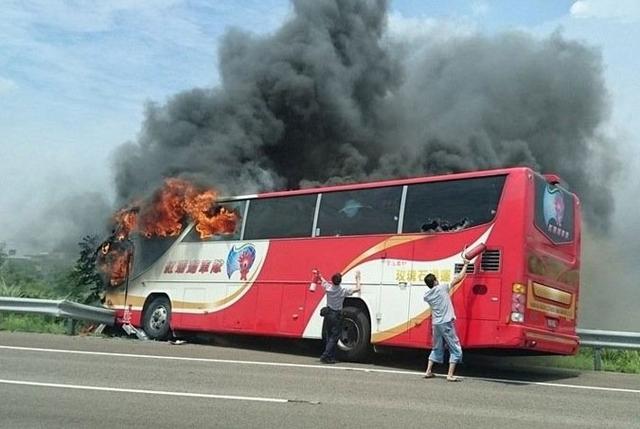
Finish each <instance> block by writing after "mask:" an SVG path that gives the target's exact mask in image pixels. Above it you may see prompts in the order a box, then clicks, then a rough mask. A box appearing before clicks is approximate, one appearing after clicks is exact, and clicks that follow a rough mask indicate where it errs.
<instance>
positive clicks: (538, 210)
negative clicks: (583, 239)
mask: <svg viewBox="0 0 640 429" xmlns="http://www.w3.org/2000/svg"><path fill="white" fill-rule="evenodd" d="M534 210H535V216H534V218H535V224H536V226H537V227H538V229H539V230H540V231H542V233H543V234H544V235H546V236H547V237H548V238H549V239H550V240H551V241H553V242H554V243H567V242H570V241H573V195H572V194H571V193H569V192H567V191H565V190H564V189H562V188H561V187H559V186H556V185H551V184H549V183H547V181H546V180H544V178H543V177H540V176H538V175H536V202H535V209H534Z"/></svg>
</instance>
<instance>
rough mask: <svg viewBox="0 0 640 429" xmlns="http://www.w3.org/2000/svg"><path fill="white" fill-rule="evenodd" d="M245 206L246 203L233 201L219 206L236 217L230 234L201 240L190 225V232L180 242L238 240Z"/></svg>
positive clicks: (194, 227) (193, 226)
mask: <svg viewBox="0 0 640 429" xmlns="http://www.w3.org/2000/svg"><path fill="white" fill-rule="evenodd" d="M246 204H247V202H246V201H234V202H230V203H223V204H220V205H219V207H222V208H224V209H226V210H227V211H230V212H234V213H235V214H236V216H237V222H236V228H235V230H234V231H233V233H232V234H215V235H212V236H210V237H206V238H202V237H201V236H200V233H199V232H198V231H197V230H196V226H195V225H192V226H191V230H190V231H189V232H188V233H187V234H186V235H185V236H184V238H183V239H182V241H183V242H187V243H193V242H199V241H226V240H240V233H241V232H242V216H244V208H245V205H246Z"/></svg>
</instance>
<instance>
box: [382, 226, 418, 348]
mask: <svg viewBox="0 0 640 429" xmlns="http://www.w3.org/2000/svg"><path fill="white" fill-rule="evenodd" d="M413 249H414V245H413V242H408V243H407V242H406V239H404V238H402V237H398V238H391V239H390V240H388V241H387V243H386V246H385V251H384V252H383V255H382V258H381V261H380V262H381V278H380V294H379V301H378V309H377V312H376V317H374V318H372V319H373V320H372V321H371V322H372V338H373V341H374V342H379V341H385V340H391V341H393V342H406V341H407V339H408V337H409V333H408V329H409V305H410V299H411V284H412V278H413Z"/></svg>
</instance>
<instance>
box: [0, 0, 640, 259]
mask: <svg viewBox="0 0 640 429" xmlns="http://www.w3.org/2000/svg"><path fill="white" fill-rule="evenodd" d="M1 3H2V7H1V8H0V17H1V18H2V19H0V149H1V150H0V172H1V173H0V180H1V182H0V183H1V184H2V191H1V192H0V224H1V225H3V229H4V232H3V233H1V234H0V242H3V241H6V242H7V243H8V244H9V246H23V249H19V251H20V250H22V251H34V250H38V249H34V248H33V245H31V246H29V245H28V244H25V241H24V240H23V239H25V235H26V234H28V232H25V231H26V230H25V226H27V225H29V224H31V223H34V222H42V216H41V214H42V212H45V211H47V210H52V209H53V210H60V209H61V206H65V205H66V204H68V201H69V198H72V197H71V196H72V195H83V198H90V199H99V200H104V206H105V207H108V205H109V204H110V203H111V202H112V201H113V199H114V196H115V191H114V188H115V186H114V183H113V180H114V177H113V174H114V173H113V158H114V152H115V150H116V148H118V147H119V146H121V145H122V144H123V143H125V142H127V141H135V140H137V138H138V136H139V133H140V131H141V124H142V121H143V119H144V113H145V106H146V105H147V104H148V103H159V104H163V103H164V102H166V101H167V99H168V98H169V97H171V96H172V95H174V94H176V93H178V92H180V91H183V90H189V89H192V88H196V87H201V88H202V87H204V88H211V87H215V86H217V85H218V84H219V83H220V75H219V71H218V59H217V54H218V52H217V47H218V44H219V40H220V37H221V36H223V35H224V34H225V32H226V30H227V29H228V28H230V27H237V28H240V29H242V30H245V31H249V32H253V33H256V34H259V35H262V34H268V33H270V32H273V31H275V29H277V28H278V27H279V26H280V25H281V24H282V22H283V21H285V20H286V19H287V17H288V16H289V15H290V14H291V13H292V6H291V5H290V4H289V2H288V1H286V0H243V1H242V2H239V1H237V0H210V1H204V0H202V1H195V0H113V1H104V2H95V1H88V0H73V1H71V0H53V1H52V0H31V1H20V0H15V1H14V0H2V2H1ZM388 28H389V32H390V34H396V35H401V36H402V37H404V38H411V37H412V35H416V36H417V35H420V34H422V33H424V32H425V31H429V32H430V34H437V33H438V30H439V29H441V30H442V35H443V36H442V37H447V35H449V34H455V33H458V34H463V35H464V34H475V33H482V34H489V35H492V34H500V33H502V32H505V31H520V32H524V33H527V34H530V35H533V36H535V37H539V38H545V37H548V36H549V35H550V34H553V33H554V32H558V31H559V32H561V33H562V35H563V36H564V37H565V38H567V39H576V40H579V41H581V42H583V43H586V44H588V45H590V46H594V47H596V48H597V49H598V50H599V51H600V52H601V55H602V62H603V64H604V77H605V81H606V82H605V83H606V87H607V89H608V91H609V92H610V99H611V106H610V109H611V115H610V119H609V120H608V121H607V123H605V124H603V130H602V132H603V133H605V134H606V135H607V136H609V137H610V138H612V139H614V140H615V141H616V144H617V145H618V147H619V151H620V153H621V154H622V156H621V159H622V165H621V167H620V176H621V177H624V179H623V180H619V181H618V182H616V185H615V189H616V190H615V191H614V192H616V204H617V206H616V212H615V213H616V214H615V218H614V222H617V223H618V224H620V225H625V224H627V223H629V224H633V225H635V226H634V227H633V228H635V229H633V230H627V229H625V228H624V227H622V228H617V229H616V228H614V230H612V231H611V235H612V238H613V239H619V240H621V241H622V240H625V237H628V236H630V235H634V234H636V233H638V232H640V231H638V230H637V225H638V222H637V221H635V223H632V220H634V215H635V212H634V210H635V208H636V207H637V202H636V201H634V200H633V198H630V197H627V195H635V192H637V191H638V190H640V175H637V174H634V173H635V171H637V168H638V167H640V121H637V120H635V117H634V114H635V112H637V111H640V109H639V108H640V106H639V104H640V78H639V77H638V76H640V55H638V49H639V47H640V2H638V1H636V0H617V1H613V0H580V1H575V0H530V1H512V0H495V1H489V0H466V1H463V0H451V1H446V2H444V1H441V0H392V1H391V3H390V12H389V22H388ZM434 29H435V30H434ZM594 174H598V172H597V171H594ZM74 221H75V220H74V219H68V222H70V223H72V222H74ZM67 227H69V223H64V222H60V221H59V220H56V221H55V222H52V224H51V225H49V226H47V228H45V229H44V230H43V229H42V228H39V229H38V231H40V232H39V234H47V229H48V230H53V229H64V228H67ZM49 232H51V233H52V236H53V232H52V231H49ZM27 242H28V240H27ZM614 243H615V241H614ZM611 264H613V265H611V266H614V265H615V264H614V262H613V261H612V262H611ZM615 269H619V270H624V269H625V268H624V266H620V267H618V266H615Z"/></svg>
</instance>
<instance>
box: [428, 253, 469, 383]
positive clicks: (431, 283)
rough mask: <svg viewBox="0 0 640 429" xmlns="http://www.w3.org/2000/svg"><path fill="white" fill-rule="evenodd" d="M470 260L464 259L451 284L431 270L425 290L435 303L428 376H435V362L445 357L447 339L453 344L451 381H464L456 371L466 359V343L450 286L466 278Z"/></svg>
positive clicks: (439, 361) (448, 376) (451, 350)
mask: <svg viewBox="0 0 640 429" xmlns="http://www.w3.org/2000/svg"><path fill="white" fill-rule="evenodd" d="M468 265H469V261H468V260H466V259H464V265H463V266H462V270H461V271H460V273H459V274H458V275H456V276H455V277H454V278H453V281H452V282H451V284H450V285H449V284H446V283H443V284H440V283H439V282H438V279H437V278H436V276H435V275H434V274H427V275H426V276H425V278H424V282H425V284H426V285H427V287H428V288H429V289H428V290H427V291H426V292H425V294H424V300H425V301H426V302H427V303H428V304H429V306H430V307H431V322H432V326H433V328H432V336H433V345H432V349H431V353H430V354H429V360H428V363H427V372H426V373H425V375H424V378H433V377H435V376H434V374H433V372H432V369H433V363H434V362H435V363H442V361H443V360H444V343H445V342H446V343H447V346H448V347H449V371H448V373H447V381H460V379H459V378H458V377H455V376H454V375H453V373H454V371H455V370H456V364H458V363H459V362H461V361H462V347H461V346H460V340H459V339H458V335H457V334H456V326H455V320H456V314H455V311H454V310H453V303H452V302H451V296H450V295H449V292H450V290H451V289H452V288H453V287H455V286H456V285H457V284H458V283H460V282H461V281H462V280H464V278H465V276H466V275H467V266H468Z"/></svg>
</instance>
